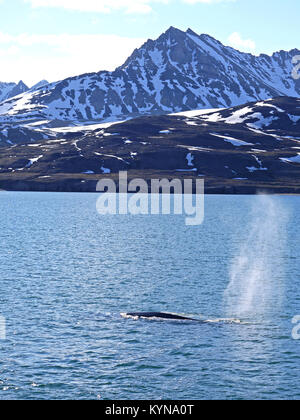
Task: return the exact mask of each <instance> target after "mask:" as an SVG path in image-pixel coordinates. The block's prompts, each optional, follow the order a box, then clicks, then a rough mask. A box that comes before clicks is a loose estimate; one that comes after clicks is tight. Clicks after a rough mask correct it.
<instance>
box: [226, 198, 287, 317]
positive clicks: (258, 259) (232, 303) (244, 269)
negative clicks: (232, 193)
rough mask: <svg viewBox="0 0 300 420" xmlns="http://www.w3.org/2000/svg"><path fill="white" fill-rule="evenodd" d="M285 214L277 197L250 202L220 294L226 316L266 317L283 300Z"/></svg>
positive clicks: (279, 305)
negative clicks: (225, 285) (222, 292)
mask: <svg viewBox="0 0 300 420" xmlns="http://www.w3.org/2000/svg"><path fill="white" fill-rule="evenodd" d="M286 224H287V211H286V210H285V208H284V206H283V204H282V199H281V198H280V197H275V196H270V195H262V194H260V195H257V196H255V197H254V198H253V203H252V209H251V215H250V219H249V222H247V221H245V227H244V231H243V233H242V235H241V236H242V238H241V239H240V238H239V241H241V240H242V244H241V245H240V247H239V249H238V252H237V256H236V257H235V258H234V259H233V262H232V264H231V267H230V273H229V274H230V282H229V285H228V287H227V289H226V291H225V293H224V306H225V312H226V314H227V316H235V317H239V318H242V317H244V318H246V317H254V316H255V315H256V316H266V315H267V314H270V315H271V314H273V313H275V312H278V311H280V308H281V305H282V301H283V297H284V264H283V253H284V250H285V245H286Z"/></svg>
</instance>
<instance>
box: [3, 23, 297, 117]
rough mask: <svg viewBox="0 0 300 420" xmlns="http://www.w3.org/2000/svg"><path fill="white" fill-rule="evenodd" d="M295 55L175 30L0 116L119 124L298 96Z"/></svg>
mask: <svg viewBox="0 0 300 420" xmlns="http://www.w3.org/2000/svg"><path fill="white" fill-rule="evenodd" d="M295 55H300V51H299V50H297V49H295V50H292V51H289V52H287V51H280V52H276V53H274V54H273V55H272V56H268V55H265V54H262V55H260V56H254V55H251V54H246V53H242V52H240V51H237V50H235V49H233V48H231V47H226V46H224V45H223V44H221V43H220V42H219V41H217V40H215V39H214V38H212V37H210V36H209V35H197V34H196V33H195V32H193V31H192V30H191V29H189V30H188V31H186V32H183V31H180V30H178V29H176V28H173V27H171V28H170V29H169V30H168V31H166V32H165V33H164V34H162V35H161V36H160V37H159V38H158V39H157V40H155V41H153V40H148V41H147V42H146V43H145V44H144V45H143V46H142V47H141V48H140V49H137V50H135V51H134V52H133V54H132V55H131V57H129V58H128V60H127V61H126V62H125V63H124V64H123V65H122V66H121V67H119V68H117V69H116V70H115V71H113V72H107V71H101V72H99V73H91V74H85V75H81V76H78V77H72V78H68V79H65V80H63V81H60V82H56V83H52V84H48V85H46V86H41V87H40V88H38V90H37V91H35V92H27V93H25V94H23V95H22V96H20V97H18V98H14V99H11V100H7V101H5V102H3V103H2V104H0V120H2V121H6V122H11V121H23V120H40V119H42V120H44V119H47V120H64V121H76V122H78V121H92V120H98V121H116V120H124V119H128V118H133V117H136V116H140V115H162V114H167V113H170V112H179V111H185V110H191V109H205V108H218V107H225V108H228V107H232V106H237V105H241V104H244V103H247V102H250V101H257V100H266V99H268V98H273V97H278V96H290V97H298V96H299V95H300V80H294V79H293V78H292V69H293V64H292V59H293V57H294V56H295Z"/></svg>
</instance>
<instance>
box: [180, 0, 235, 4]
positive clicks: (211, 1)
mask: <svg viewBox="0 0 300 420" xmlns="http://www.w3.org/2000/svg"><path fill="white" fill-rule="evenodd" d="M181 1H183V3H188V4H197V3H203V4H214V3H234V2H236V1H237V0H181Z"/></svg>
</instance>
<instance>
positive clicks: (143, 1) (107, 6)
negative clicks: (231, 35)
mask: <svg viewBox="0 0 300 420" xmlns="http://www.w3.org/2000/svg"><path fill="white" fill-rule="evenodd" d="M0 1H1V0H0ZM24 1H25V3H29V4H30V5H31V6H32V7H33V8H40V7H48V8H49V7H52V8H60V9H66V10H77V11H80V12H95V13H111V12H114V11H118V10H120V11H124V12H125V13H128V14H146V13H150V12H152V10H153V9H152V4H155V3H162V4H168V3H171V2H175V1H176V0H24ZM177 1H179V2H181V3H186V4H190V5H194V4H197V3H202V4H213V3H228V2H235V1H237V0H177Z"/></svg>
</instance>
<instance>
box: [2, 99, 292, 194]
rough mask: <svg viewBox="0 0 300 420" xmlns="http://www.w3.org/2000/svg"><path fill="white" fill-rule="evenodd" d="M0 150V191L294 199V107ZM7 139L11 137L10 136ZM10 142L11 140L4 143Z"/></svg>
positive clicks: (74, 131) (89, 131) (65, 132)
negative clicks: (161, 184) (191, 183)
mask: <svg viewBox="0 0 300 420" xmlns="http://www.w3.org/2000/svg"><path fill="white" fill-rule="evenodd" d="M27 129H28V130H29V131H30V130H33V131H34V130H38V132H39V136H40V137H39V139H36V140H34V141H27V142H23V143H22V144H14V145H13V146H12V145H7V144H5V141H3V142H2V144H1V145H2V147H1V148H0V188H2V189H6V190H25V191H30V190H34V191H95V189H96V183H97V180H99V179H100V178H103V177H111V178H114V179H117V178H118V172H119V171H120V170H126V171H128V174H129V179H132V178H135V177H142V178H143V179H146V180H148V181H150V180H151V179H152V178H162V177H168V178H183V177H184V178H187V177H191V178H197V179H198V178H199V177H204V178H205V184H206V192H207V193H255V192H256V191H257V190H264V191H269V192H273V193H274V192H275V193H276V192H277V193H300V99H299V98H291V97H278V98H275V99H271V100H266V101H259V102H251V103H248V104H246V105H242V106H237V107H232V108H226V109H218V110H215V111H203V110H202V111H194V112H191V111H188V112H183V113H179V114H173V115H161V116H143V117H139V118H136V119H132V120H128V121H125V122H121V123H116V124H100V125H99V124H98V125H97V124H96V125H90V126H77V127H74V126H73V127H58V128H57V127H56V128H49V126H47V122H45V123H44V125H43V124H40V125H36V123H33V126H30V125H27ZM7 136H9V137H10V134H9V130H8V132H7ZM10 138H12V137H10Z"/></svg>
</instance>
